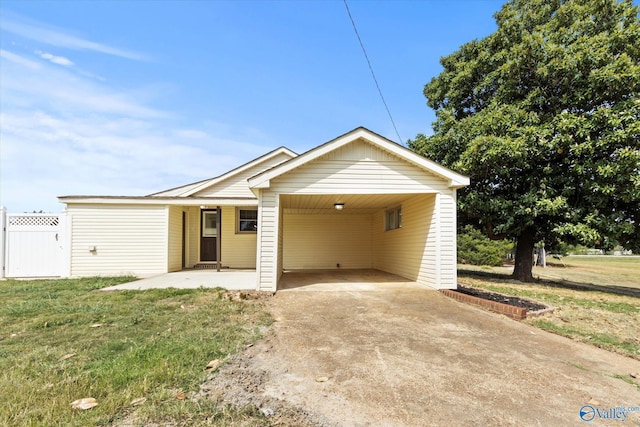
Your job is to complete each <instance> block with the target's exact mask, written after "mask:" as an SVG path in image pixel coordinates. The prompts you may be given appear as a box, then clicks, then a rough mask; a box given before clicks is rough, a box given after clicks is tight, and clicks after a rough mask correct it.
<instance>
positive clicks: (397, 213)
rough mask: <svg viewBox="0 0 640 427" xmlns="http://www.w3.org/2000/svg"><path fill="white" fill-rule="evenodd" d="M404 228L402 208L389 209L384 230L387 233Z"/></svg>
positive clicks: (385, 215)
mask: <svg viewBox="0 0 640 427" xmlns="http://www.w3.org/2000/svg"><path fill="white" fill-rule="evenodd" d="M401 227H402V207H400V206H398V207H397V208H394V209H389V210H388V211H386V212H385V214H384V229H385V231H389V230H395V229H397V228H401Z"/></svg>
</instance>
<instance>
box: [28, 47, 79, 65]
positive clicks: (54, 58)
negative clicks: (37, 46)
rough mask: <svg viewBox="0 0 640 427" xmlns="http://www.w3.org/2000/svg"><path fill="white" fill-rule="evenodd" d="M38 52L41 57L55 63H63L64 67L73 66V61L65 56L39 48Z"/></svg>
mask: <svg viewBox="0 0 640 427" xmlns="http://www.w3.org/2000/svg"><path fill="white" fill-rule="evenodd" d="M36 54H37V55H40V57H41V58H43V59H46V60H47V61H51V62H52V63H54V64H58V65H62V66H64V67H71V66H72V65H73V62H71V60H70V59H68V58H65V57H64V56H56V55H52V54H50V53H47V52H42V51H39V50H37V51H36Z"/></svg>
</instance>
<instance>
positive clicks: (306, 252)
mask: <svg viewBox="0 0 640 427" xmlns="http://www.w3.org/2000/svg"><path fill="white" fill-rule="evenodd" d="M283 227H284V242H283V253H284V268H285V269H286V270H290V269H328V268H336V267H337V264H340V268H371V267H372V247H371V246H372V245H371V233H372V228H371V227H372V216H371V215H354V214H351V215H346V214H343V213H339V214H333V215H288V214H285V215H284V218H283Z"/></svg>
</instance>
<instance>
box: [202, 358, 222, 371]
mask: <svg viewBox="0 0 640 427" xmlns="http://www.w3.org/2000/svg"><path fill="white" fill-rule="evenodd" d="M220 363H221V362H220V359H213V360H212V361H211V362H209V363H207V366H205V368H204V370H205V371H215V370H216V369H218V367H219V366H220Z"/></svg>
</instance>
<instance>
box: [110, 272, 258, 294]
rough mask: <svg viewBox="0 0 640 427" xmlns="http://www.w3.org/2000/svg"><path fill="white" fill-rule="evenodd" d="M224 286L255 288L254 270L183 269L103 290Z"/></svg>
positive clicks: (241, 288)
mask: <svg viewBox="0 0 640 427" xmlns="http://www.w3.org/2000/svg"><path fill="white" fill-rule="evenodd" d="M199 287H203V288H218V287H219V288H224V289H229V290H255V289H256V271H255V270H222V271H220V272H217V271H215V270H213V271H212V270H183V271H176V272H174V273H166V274H160V275H158V276H153V277H148V278H146V279H140V280H136V281H134V282H129V283H123V284H122V285H116V286H109V287H108V288H104V289H102V290H103V291H123V290H145V289H166V288H178V289H196V288H199Z"/></svg>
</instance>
